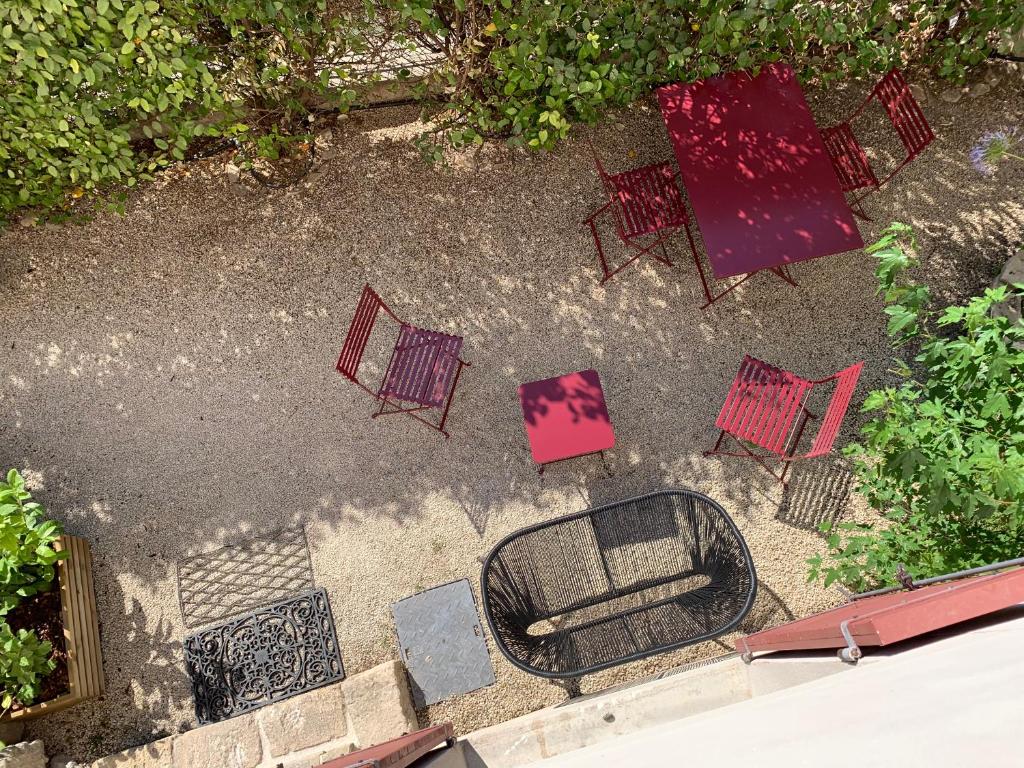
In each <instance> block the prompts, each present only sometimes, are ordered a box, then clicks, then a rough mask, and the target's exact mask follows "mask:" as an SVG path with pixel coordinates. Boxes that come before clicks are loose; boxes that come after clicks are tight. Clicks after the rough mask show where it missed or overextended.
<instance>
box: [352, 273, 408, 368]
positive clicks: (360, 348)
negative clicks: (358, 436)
mask: <svg viewBox="0 0 1024 768" xmlns="http://www.w3.org/2000/svg"><path fill="white" fill-rule="evenodd" d="M381 309H383V310H384V311H385V312H387V313H388V314H389V315H391V317H393V318H394V319H395V320H396V321H398V322H401V320H398V318H397V317H395V313H394V312H392V311H391V310H390V309H389V308H388V306H387V305H386V304H385V303H384V301H383V300H382V299H381V297H380V296H378V295H377V293H376V291H374V290H373V288H371V287H370V285H369V283H367V284H366V285H365V286H363V293H362V295H361V296H360V297H359V304H358V305H356V313H355V315H354V316H353V318H352V323H351V324H350V325H349V327H348V334H347V335H346V336H345V344H344V346H343V347H342V348H341V355H340V356H339V357H338V365H337V366H336V367H337V369H338V373H340V374H341V375H342V376H344V377H345V378H346V379H348V380H349V381H353V382H355V383H356V384H360V386H364V385H362V384H361V382H360V381H359V379H358V373H359V363H360V362H361V361H362V359H363V352H364V351H365V350H366V344H367V342H368V341H369V340H370V333H371V332H372V331H373V325H374V323H375V322H376V320H377V313H378V312H379V311H380V310H381Z"/></svg>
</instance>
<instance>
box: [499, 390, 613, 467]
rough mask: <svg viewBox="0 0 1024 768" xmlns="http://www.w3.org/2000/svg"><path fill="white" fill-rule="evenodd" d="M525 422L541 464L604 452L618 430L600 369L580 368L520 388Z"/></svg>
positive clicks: (536, 460) (534, 458)
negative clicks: (606, 404) (587, 369)
mask: <svg viewBox="0 0 1024 768" xmlns="http://www.w3.org/2000/svg"><path fill="white" fill-rule="evenodd" d="M519 399H520V401H521V402H522V405H523V422H524V424H525V426H526V436H527V437H528V438H529V440H530V451H531V452H532V453H533V460H534V461H535V462H537V463H538V464H547V463H549V462H552V461H561V460H562V459H569V458H572V457H574V456H583V455H584V454H588V453H597V452H598V451H604V450H607V449H608V448H611V447H612V446H613V445H615V433H614V432H613V431H612V423H611V420H610V419H609V418H608V408H607V407H606V406H605V403H604V391H603V390H602V389H601V379H600V378H598V375H597V371H594V370H589V371H580V372H578V373H570V374H567V375H565V376H556V377H554V378H551V379H544V380H542V381H531V382H529V383H527V384H523V385H522V386H520V387H519Z"/></svg>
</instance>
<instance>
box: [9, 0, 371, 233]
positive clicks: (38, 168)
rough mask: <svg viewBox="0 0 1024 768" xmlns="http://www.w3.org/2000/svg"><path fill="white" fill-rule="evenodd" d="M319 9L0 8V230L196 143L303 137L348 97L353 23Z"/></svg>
mask: <svg viewBox="0 0 1024 768" xmlns="http://www.w3.org/2000/svg"><path fill="white" fill-rule="evenodd" d="M346 8H347V6H337V4H335V5H334V6H332V5H329V4H328V3H327V2H326V0H295V1H294V2H282V0H266V1H264V0H230V2H226V3H225V2H219V3H218V2H215V1H214V0H162V1H161V2H157V0H22V1H21V2H17V3H2V4H0V71H2V72H3V75H2V76H0V83H2V84H3V89H2V91H0V169H2V170H0V221H2V220H3V219H5V218H9V216H10V214H11V213H12V212H13V211H14V210H16V209H18V208H22V207H32V206H40V207H43V208H49V209H52V208H58V209H59V208H62V207H63V208H66V207H67V206H68V205H69V204H70V203H71V201H73V200H74V199H77V198H80V197H82V196H84V195H87V194H90V193H91V192H92V191H94V190H100V189H102V188H103V187H104V186H108V185H110V184H111V183H122V184H126V185H129V186H131V185H133V184H135V183H136V181H137V179H139V178H147V177H148V176H149V174H151V173H152V172H153V171H155V170H157V169H158V168H160V167H161V166H162V165H165V164H166V163H168V162H171V161H173V160H180V159H182V158H183V157H185V150H186V148H187V147H188V145H189V142H190V141H192V140H193V139H194V138H196V137H197V136H200V135H203V134H207V133H215V134H228V135H239V134H242V135H246V134H248V133H250V132H252V133H255V134H261V133H263V132H266V131H270V130H271V128H277V129H278V130H279V131H281V132H284V133H294V132H296V131H301V130H303V129H304V124H303V123H302V122H301V119H300V118H303V117H305V116H306V114H308V112H309V110H310V109H320V108H328V107H330V108H333V109H343V108H345V107H346V106H347V104H348V103H349V102H351V100H352V98H354V96H355V91H354V90H353V89H352V88H351V87H350V83H349V81H350V80H351V76H350V73H349V72H348V71H347V70H346V69H345V66H344V64H343V59H344V58H345V56H346V55H348V54H350V53H351V52H352V50H353V49H355V48H357V47H358V46H360V45H361V44H362V43H361V41H362V39H363V36H362V31H363V28H364V26H365V24H366V23H367V17H366V14H365V13H364V12H363V11H362V10H358V12H354V11H350V10H346Z"/></svg>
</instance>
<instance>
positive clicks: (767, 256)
mask: <svg viewBox="0 0 1024 768" xmlns="http://www.w3.org/2000/svg"><path fill="white" fill-rule="evenodd" d="M658 101H659V103H660V104H661V113H662V116H663V117H664V118H665V125H666V127H667V129H668V134H669V138H670V139H671V140H672V146H673V148H674V150H675V153H676V160H677V161H678V163H679V169H680V171H681V173H682V178H683V184H684V185H685V187H686V192H687V195H688V197H689V198H690V204H691V205H692V206H693V212H694V214H695V216H696V219H697V225H698V227H699V229H700V233H701V235H702V237H703V238H704V247H705V249H706V250H707V254H708V259H709V260H710V262H711V268H712V271H713V272H714V275H715V277H716V278H718V279H722V278H728V277H733V276H737V275H745V277H744V278H743V279H742V280H739V281H736V282H735V283H734V284H733V285H731V286H730V287H729V288H728V289H727V290H725V291H723V292H722V293H721V294H719V295H718V296H712V295H711V292H710V290H709V289H708V283H707V280H706V279H705V277H704V270H703V268H702V267H701V264H700V259H699V258H698V257H697V256H696V254H695V255H694V259H695V260H696V262H697V270H698V272H699V273H700V278H701V282H702V283H703V285H704V294H705V296H706V297H707V300H708V301H707V304H705V305H704V306H705V307H706V306H708V305H710V304H712V303H713V302H715V301H717V300H718V299H720V298H721V297H722V296H724V295H725V294H727V293H729V291H731V290H732V289H733V288H735V287H736V286H737V285H739V284H740V283H742V282H743V281H745V280H747V279H748V278H750V277H751V276H752V275H753V274H754V273H756V272H758V271H760V270H764V269H769V270H771V271H773V272H775V273H776V274H777V275H778V276H779V277H782V278H783V279H785V280H787V281H788V282H790V283H793V280H792V279H791V278H790V277H789V274H788V272H787V270H786V266H787V265H788V264H792V263H794V262H798V261H805V260H807V259H814V258H818V257H819V256H827V255H829V254H833V253H841V252H843V251H849V250H853V249H855V248H860V247H862V246H863V245H864V241H863V240H862V239H861V236H860V232H859V231H858V230H857V227H856V225H855V224H854V220H853V212H852V211H851V210H850V206H849V205H848V204H847V202H846V197H845V195H844V194H843V190H842V188H841V187H840V185H839V179H838V178H837V177H836V173H835V171H834V170H833V168H832V162H831V161H830V160H829V156H828V153H827V152H826V151H825V145H824V142H823V141H822V138H821V135H820V134H819V133H818V128H817V126H816V125H815V124H814V118H813V116H812V115H811V111H810V109H809V108H808V107H807V102H806V101H805V100H804V95H803V92H802V91H801V90H800V84H799V83H798V82H797V79H796V75H795V74H794V72H793V69H792V68H791V67H790V66H789V65H788V64H783V63H775V64H769V65H766V66H765V67H763V68H762V69H761V72H760V74H758V75H756V76H755V75H752V74H751V73H749V72H730V73H729V74H727V75H725V76H723V77H714V78H709V79H707V80H699V81H697V82H695V83H686V84H683V83H678V84H675V85H669V86H665V87H663V88H659V89H658ZM793 284H794V285H795V283H793Z"/></svg>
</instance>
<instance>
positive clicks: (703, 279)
mask: <svg viewBox="0 0 1024 768" xmlns="http://www.w3.org/2000/svg"><path fill="white" fill-rule="evenodd" d="M683 226H684V228H685V229H686V239H687V240H688V241H689V243H690V253H692V254H693V263H694V265H695V266H696V267H697V275H698V276H699V277H700V284H701V286H703V288H704V298H706V299H707V303H706V304H705V305H704V306H703V307H701V309H704V308H706V307H709V306H711V304H712V303H713V302H714V299H713V298H712V297H711V289H710V288H708V279H707V278H706V277H705V276H704V267H703V266H701V263H700V254H698V253H697V244H696V243H695V242H694V241H693V232H691V231H690V225H689V224H684V225H683Z"/></svg>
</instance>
